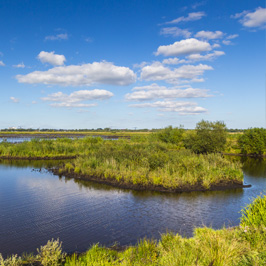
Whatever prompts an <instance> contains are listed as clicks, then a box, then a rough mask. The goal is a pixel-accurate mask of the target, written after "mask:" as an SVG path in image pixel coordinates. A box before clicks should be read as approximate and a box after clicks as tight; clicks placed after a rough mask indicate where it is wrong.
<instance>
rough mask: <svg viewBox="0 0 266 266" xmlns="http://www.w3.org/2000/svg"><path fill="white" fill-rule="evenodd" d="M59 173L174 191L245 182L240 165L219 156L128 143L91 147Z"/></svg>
mask: <svg viewBox="0 0 266 266" xmlns="http://www.w3.org/2000/svg"><path fill="white" fill-rule="evenodd" d="M60 172H61V173H66V172H68V173H73V172H74V173H78V174H80V175H82V176H88V177H90V176H92V177H98V178H101V179H103V180H107V181H108V180H109V181H110V180H111V181H115V182H117V183H120V184H121V183H123V184H131V185H136V186H138V185H141V186H144V187H152V186H157V187H158V186H160V187H163V188H166V189H173V190H174V189H178V188H185V187H191V186H198V185H201V186H203V187H204V188H206V189H209V188H210V187H211V185H218V184H220V183H233V182H237V183H242V182H243V173H242V170H241V164H240V163H239V162H231V161H229V160H228V159H225V158H223V157H222V156H221V155H220V154H208V155H196V154H194V153H192V152H190V151H189V150H185V149H180V148H178V147H176V146H175V145H172V144H166V143H162V142H157V143H153V142H150V143H149V142H141V143H137V142H133V143H132V141H129V140H119V141H114V142H106V141H105V142H99V143H96V144H95V145H91V146H90V147H89V148H88V150H87V152H86V154H85V155H83V156H79V157H78V158H77V159H75V160H74V161H72V162H71V163H70V162H69V163H67V164H65V165H64V166H63V167H62V168H61V169H60Z"/></svg>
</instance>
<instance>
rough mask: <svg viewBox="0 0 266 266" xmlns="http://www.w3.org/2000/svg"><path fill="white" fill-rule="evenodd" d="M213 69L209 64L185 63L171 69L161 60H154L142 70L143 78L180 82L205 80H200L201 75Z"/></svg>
mask: <svg viewBox="0 0 266 266" xmlns="http://www.w3.org/2000/svg"><path fill="white" fill-rule="evenodd" d="M206 70H213V68H212V67H211V66H208V65H203V64H199V65H196V66H194V65H183V66H181V67H179V68H174V69H170V68H169V67H166V66H164V65H163V64H162V63H160V62H154V63H153V64H151V65H148V66H145V67H143V68H142V70H141V79H142V80H154V81H155V80H164V81H166V82H168V83H173V84H178V83H182V82H187V80H189V81H191V82H197V81H203V80H202V79H201V80H199V79H198V78H199V76H201V75H203V73H204V71H206Z"/></svg>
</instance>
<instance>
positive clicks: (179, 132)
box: [150, 126, 184, 145]
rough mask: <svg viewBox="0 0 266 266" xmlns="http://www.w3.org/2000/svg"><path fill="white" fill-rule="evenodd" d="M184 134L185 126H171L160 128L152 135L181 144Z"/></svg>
mask: <svg viewBox="0 0 266 266" xmlns="http://www.w3.org/2000/svg"><path fill="white" fill-rule="evenodd" d="M183 134H184V129H183V127H181V126H180V127H172V126H169V127H166V128H164V129H162V130H159V131H158V132H156V133H153V134H152V135H151V136H150V137H151V138H155V139H157V140H159V141H162V142H165V143H172V144H176V145H180V143H181V142H182V140H183Z"/></svg>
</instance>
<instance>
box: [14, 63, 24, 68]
mask: <svg viewBox="0 0 266 266" xmlns="http://www.w3.org/2000/svg"><path fill="white" fill-rule="evenodd" d="M13 67H16V68H25V67H26V66H25V65H24V63H23V62H21V63H20V64H17V65H13Z"/></svg>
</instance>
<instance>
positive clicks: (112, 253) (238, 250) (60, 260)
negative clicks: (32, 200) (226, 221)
mask: <svg viewBox="0 0 266 266" xmlns="http://www.w3.org/2000/svg"><path fill="white" fill-rule="evenodd" d="M265 206H266V197H265V196H261V197H258V198H257V199H255V200H254V202H253V203H251V204H250V205H248V206H247V207H246V208H245V209H243V211H242V218H241V222H240V225H239V226H237V227H234V228H227V229H226V228H223V229H221V230H214V229H211V228H206V227H204V228H196V229H195V230H194V236H193V237H192V238H185V237H181V236H180V235H178V234H177V235H174V234H172V233H167V234H164V235H162V237H161V240H160V241H156V240H147V239H143V240H141V241H139V243H138V244H137V245H136V246H130V247H125V248H123V249H121V248H120V251H118V247H117V246H113V247H111V248H106V247H101V246H100V245H99V244H95V245H93V246H92V247H91V248H90V249H89V250H88V251H87V252H86V253H83V254H80V255H77V254H72V255H66V254H65V253H64V252H62V243H60V241H59V240H54V241H48V243H47V245H45V246H42V247H41V248H40V249H38V250H37V255H23V256H22V257H19V256H17V255H12V256H10V257H9V258H7V259H4V258H3V257H2V256H1V254H0V265H1V266H7V265H8V266H9V265H16V266H21V265H44V266H63V265H65V266H86V265H93V266H102V265H105V266H118V265H124V266H129V265H144V266H145V265H146V266H166V265H167V266H168V265H189V266H210V265H213V266H225V265H228V266H236V265H238V266H254V265H258V266H260V265H266V245H265V243H266V221H265V219H261V217H266V209H265Z"/></svg>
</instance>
